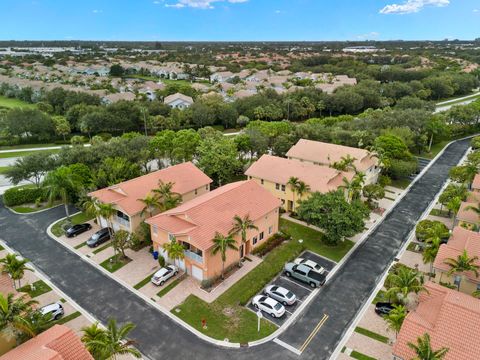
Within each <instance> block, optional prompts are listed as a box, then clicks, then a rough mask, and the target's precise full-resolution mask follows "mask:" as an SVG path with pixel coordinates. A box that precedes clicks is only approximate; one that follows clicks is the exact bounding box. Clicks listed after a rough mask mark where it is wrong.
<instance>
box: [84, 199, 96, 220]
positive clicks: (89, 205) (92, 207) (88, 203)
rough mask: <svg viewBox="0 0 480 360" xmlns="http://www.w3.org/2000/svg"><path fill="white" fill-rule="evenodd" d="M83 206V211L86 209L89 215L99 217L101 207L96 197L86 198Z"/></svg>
mask: <svg viewBox="0 0 480 360" xmlns="http://www.w3.org/2000/svg"><path fill="white" fill-rule="evenodd" d="M81 207H82V209H83V211H85V213H86V214H87V215H88V216H92V217H94V218H96V217H98V216H99V215H98V207H99V202H98V201H97V200H96V199H93V198H90V197H89V198H86V199H85V200H84V201H83V202H82V203H81Z"/></svg>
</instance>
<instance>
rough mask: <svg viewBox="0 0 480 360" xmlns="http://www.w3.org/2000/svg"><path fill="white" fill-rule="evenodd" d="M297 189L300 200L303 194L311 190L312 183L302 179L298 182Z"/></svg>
mask: <svg viewBox="0 0 480 360" xmlns="http://www.w3.org/2000/svg"><path fill="white" fill-rule="evenodd" d="M296 191H297V195H298V199H299V200H300V199H301V198H302V197H303V195H305V194H307V193H308V192H309V191H310V185H308V184H307V183H305V182H303V181H301V180H300V181H299V182H298V184H297V188H296Z"/></svg>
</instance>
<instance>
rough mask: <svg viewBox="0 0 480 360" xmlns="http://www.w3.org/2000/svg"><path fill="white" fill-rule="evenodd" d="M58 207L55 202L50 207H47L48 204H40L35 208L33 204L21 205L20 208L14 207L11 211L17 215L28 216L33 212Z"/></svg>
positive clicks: (57, 202) (57, 203)
mask: <svg viewBox="0 0 480 360" xmlns="http://www.w3.org/2000/svg"><path fill="white" fill-rule="evenodd" d="M58 205H60V202H59V201H55V202H53V203H52V205H49V204H48V203H45V204H40V206H38V207H37V206H36V205H35V204H23V205H21V206H15V207H13V208H12V209H13V210H15V211H16V212H18V213H22V214H29V213H33V212H36V211H40V210H45V209H50V208H52V207H54V206H58Z"/></svg>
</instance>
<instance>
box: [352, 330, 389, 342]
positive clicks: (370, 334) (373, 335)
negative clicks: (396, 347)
mask: <svg viewBox="0 0 480 360" xmlns="http://www.w3.org/2000/svg"><path fill="white" fill-rule="evenodd" d="M355 332H357V333H359V334H362V335H365V336H368V337H369V338H371V339H374V340H377V341H380V342H382V343H384V344H388V337H386V336H383V335H380V334H377V333H376V332H373V331H370V330H368V329H365V328H362V327H360V326H357V327H356V328H355Z"/></svg>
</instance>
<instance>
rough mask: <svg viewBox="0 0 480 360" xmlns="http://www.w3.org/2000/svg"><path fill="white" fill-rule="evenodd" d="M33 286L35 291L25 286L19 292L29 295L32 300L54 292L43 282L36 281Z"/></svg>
mask: <svg viewBox="0 0 480 360" xmlns="http://www.w3.org/2000/svg"><path fill="white" fill-rule="evenodd" d="M32 285H33V286H34V288H35V290H32V287H31V286H30V285H25V286H23V287H21V288H20V289H18V291H20V292H25V293H27V294H28V295H29V296H30V297H31V298H35V297H37V296H40V295H42V294H45V293H47V292H49V291H52V288H51V287H50V286H48V285H47V284H46V283H45V282H44V281H43V280H38V281H35V282H34V283H33V284H32Z"/></svg>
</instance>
